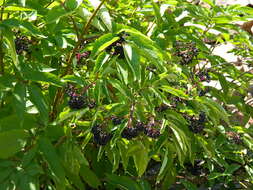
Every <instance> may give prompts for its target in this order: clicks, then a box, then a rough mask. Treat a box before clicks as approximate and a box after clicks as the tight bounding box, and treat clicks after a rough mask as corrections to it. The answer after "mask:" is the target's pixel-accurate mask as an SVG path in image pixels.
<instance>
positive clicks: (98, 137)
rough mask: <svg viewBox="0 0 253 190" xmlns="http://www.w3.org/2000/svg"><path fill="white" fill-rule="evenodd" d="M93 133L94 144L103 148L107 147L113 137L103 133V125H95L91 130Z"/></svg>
mask: <svg viewBox="0 0 253 190" xmlns="http://www.w3.org/2000/svg"><path fill="white" fill-rule="evenodd" d="M91 133H92V134H93V137H94V138H93V139H94V142H95V143H96V144H98V145H101V146H105V145H106V144H107V143H108V142H109V141H110V140H111V139H112V136H113V135H112V134H111V133H107V132H106V131H103V129H102V127H101V125H94V126H93V127H92V129H91Z"/></svg>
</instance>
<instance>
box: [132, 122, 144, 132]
mask: <svg viewBox="0 0 253 190" xmlns="http://www.w3.org/2000/svg"><path fill="white" fill-rule="evenodd" d="M134 127H135V128H136V129H137V130H138V131H139V132H142V131H144V130H145V124H144V123H143V122H141V121H137V122H136V124H135V126H134Z"/></svg>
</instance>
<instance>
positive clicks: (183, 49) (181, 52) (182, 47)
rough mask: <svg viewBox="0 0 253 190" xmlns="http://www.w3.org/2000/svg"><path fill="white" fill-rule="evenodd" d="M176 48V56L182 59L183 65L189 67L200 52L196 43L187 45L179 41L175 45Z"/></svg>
mask: <svg viewBox="0 0 253 190" xmlns="http://www.w3.org/2000/svg"><path fill="white" fill-rule="evenodd" d="M175 48H176V53H175V55H176V56H178V57H181V61H180V64H181V65H187V64H189V63H191V62H192V60H193V58H194V57H195V56H197V55H198V52H199V50H198V48H196V46H195V44H194V43H185V42H180V41H178V42H176V43H175Z"/></svg>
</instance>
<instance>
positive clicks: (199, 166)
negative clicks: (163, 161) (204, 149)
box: [185, 160, 204, 176]
mask: <svg viewBox="0 0 253 190" xmlns="http://www.w3.org/2000/svg"><path fill="white" fill-rule="evenodd" d="M203 164H204V161H203V160H195V161H194V165H192V164H191V163H187V164H186V165H185V166H186V169H187V171H188V172H190V173H191V174H192V175H195V176H199V175H201V174H202V173H203V172H204V168H203Z"/></svg>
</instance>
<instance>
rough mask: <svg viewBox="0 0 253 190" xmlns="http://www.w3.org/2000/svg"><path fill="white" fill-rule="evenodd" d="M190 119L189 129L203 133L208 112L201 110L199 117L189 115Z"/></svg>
mask: <svg viewBox="0 0 253 190" xmlns="http://www.w3.org/2000/svg"><path fill="white" fill-rule="evenodd" d="M187 119H188V120H189V121H190V125H189V129H190V130H191V131H192V132H193V133H201V132H202V131H203V129H204V127H205V121H206V114H205V113H204V112H201V113H200V114H199V118H198V119H197V118H195V117H189V118H187Z"/></svg>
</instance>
